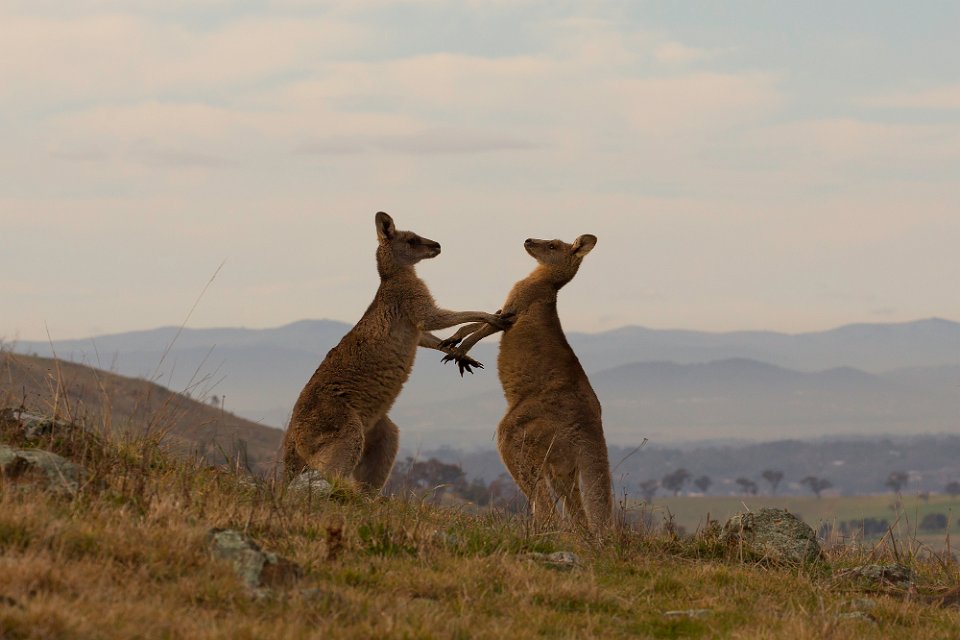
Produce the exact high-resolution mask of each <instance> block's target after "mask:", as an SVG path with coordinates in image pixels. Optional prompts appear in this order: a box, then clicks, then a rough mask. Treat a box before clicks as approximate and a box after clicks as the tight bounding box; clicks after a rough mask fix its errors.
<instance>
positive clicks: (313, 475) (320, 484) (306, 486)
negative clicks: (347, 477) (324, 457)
mask: <svg viewBox="0 0 960 640" xmlns="http://www.w3.org/2000/svg"><path fill="white" fill-rule="evenodd" d="M287 488H288V489H289V490H290V491H295V492H298V493H310V494H313V495H318V496H329V495H330V494H331V493H332V492H333V485H331V484H330V483H329V482H327V479H326V478H324V477H323V474H321V473H320V472H319V471H315V470H313V469H308V470H307V471H304V472H303V473H301V474H300V475H298V476H297V477H296V478H294V479H293V480H291V481H290V486H289V487H287Z"/></svg>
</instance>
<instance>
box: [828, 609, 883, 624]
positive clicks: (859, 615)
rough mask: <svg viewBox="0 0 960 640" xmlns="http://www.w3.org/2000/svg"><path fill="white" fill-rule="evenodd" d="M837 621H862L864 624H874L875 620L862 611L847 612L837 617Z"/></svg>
mask: <svg viewBox="0 0 960 640" xmlns="http://www.w3.org/2000/svg"><path fill="white" fill-rule="evenodd" d="M837 619H838V620H864V621H866V622H873V623H876V622H877V621H876V619H875V618H874V617H873V616H872V615H870V614H869V613H864V612H863V611H848V612H847V613H841V614H838V615H837Z"/></svg>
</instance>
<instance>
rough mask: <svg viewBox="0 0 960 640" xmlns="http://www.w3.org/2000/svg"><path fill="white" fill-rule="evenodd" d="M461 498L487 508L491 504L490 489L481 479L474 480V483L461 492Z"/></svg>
mask: <svg viewBox="0 0 960 640" xmlns="http://www.w3.org/2000/svg"><path fill="white" fill-rule="evenodd" d="M460 497H462V498H464V499H465V500H469V501H470V502H472V503H474V504H476V505H477V506H480V507H485V506H487V505H488V504H490V489H489V487H487V484H486V483H485V482H484V481H483V480H481V479H480V478H474V479H473V481H472V482H471V483H470V484H468V485H467V486H466V487H464V488H463V489H462V490H461V491H460Z"/></svg>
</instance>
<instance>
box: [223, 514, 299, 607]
mask: <svg viewBox="0 0 960 640" xmlns="http://www.w3.org/2000/svg"><path fill="white" fill-rule="evenodd" d="M210 547H211V550H212V551H213V555H214V557H215V558H219V559H222V560H229V561H230V563H231V564H232V565H233V569H234V571H236V572H237V575H238V576H240V579H241V580H243V582H244V584H245V585H247V587H249V588H250V589H251V590H252V591H253V592H254V595H257V596H265V595H269V593H270V591H269V589H270V588H271V587H285V586H289V585H291V584H293V583H294V582H295V581H296V580H297V579H298V578H300V576H301V575H302V573H303V572H302V570H301V569H300V567H299V566H297V565H296V564H294V563H293V562H291V561H289V560H287V559H286V558H283V557H281V556H278V555H277V554H275V553H272V552H269V551H263V550H262V549H261V548H260V545H258V544H257V543H256V542H254V541H253V540H252V539H251V538H249V537H248V536H245V535H243V534H242V533H240V532H239V531H237V530H235V529H211V530H210Z"/></svg>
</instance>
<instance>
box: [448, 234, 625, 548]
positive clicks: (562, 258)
mask: <svg viewBox="0 0 960 640" xmlns="http://www.w3.org/2000/svg"><path fill="white" fill-rule="evenodd" d="M596 241H597V239H596V237H594V236H591V235H583V236H580V237H579V238H577V240H576V241H575V242H574V243H573V244H572V245H569V244H567V243H565V242H562V241H560V240H533V239H529V240H527V241H526V242H525V243H524V248H526V250H527V253H529V254H530V255H531V256H533V257H534V258H535V259H536V260H537V262H538V265H537V268H536V269H534V270H533V272H532V273H531V274H530V275H529V276H527V277H526V278H524V279H523V280H521V281H520V282H518V283H516V284H515V285H514V286H513V289H512V290H511V291H510V295H509V296H507V301H506V303H505V304H504V307H503V312H504V315H507V314H514V315H513V317H512V321H513V326H512V327H510V328H508V329H507V330H506V331H504V334H503V339H502V340H501V342H500V355H499V357H498V358H497V368H498V371H499V374H500V382H501V384H502V385H503V393H504V395H505V396H506V399H507V413H506V415H505V416H504V417H503V419H502V420H501V421H500V424H499V426H498V427H497V448H498V449H499V451H500V456H501V458H503V462H504V464H505V465H506V467H507V470H509V471H510V475H512V476H513V479H514V480H515V481H516V482H517V485H518V486H519V487H520V489H521V490H522V491H523V492H524V493H525V494H526V496H527V498H528V499H529V500H530V503H531V505H532V507H533V512H534V516H535V517H537V518H538V519H543V518H544V517H548V516H549V514H551V513H552V512H553V507H554V504H555V498H554V496H556V498H557V499H559V500H560V501H561V502H562V503H563V506H564V511H565V512H566V513H567V514H568V515H569V516H570V518H571V519H572V520H573V521H574V523H576V524H577V525H579V526H585V527H589V528H590V529H591V530H593V531H594V532H598V531H600V530H602V529H603V528H605V527H607V526H608V524H609V523H610V518H611V515H612V507H613V504H612V495H611V484H610V464H609V462H608V460H607V446H606V442H605V440H604V437H603V425H602V423H601V419H600V402H599V400H597V395H596V394H595V393H594V391H593V388H592V387H591V386H590V381H589V380H588V379H587V375H586V373H585V372H584V370H583V367H582V366H581V365H580V361H579V360H578V359H577V356H576V354H574V352H573V349H571V348H570V344H569V343H568V342H567V339H566V337H565V336H564V334H563V329H562V327H561V326H560V318H559V316H558V315H557V292H558V291H559V290H560V288H561V287H563V285H565V284H566V283H568V282H570V280H572V279H573V277H574V276H575V275H576V273H577V270H578V269H579V268H580V263H581V261H582V260H583V257H584V256H585V255H586V254H587V253H589V252H590V250H591V249H592V248H593V246H594V245H595V244H596ZM498 330H499V329H498V328H497V327H494V326H491V325H487V324H483V325H479V324H474V325H469V326H466V327H463V328H461V329H460V331H458V332H457V333H456V334H454V335H453V336H452V337H451V338H450V339H448V340H446V341H444V344H445V345H453V344H456V343H457V342H459V340H460V339H461V338H464V337H466V336H468V335H469V337H467V338H466V340H464V342H463V344H462V345H461V347H460V350H459V352H458V353H460V354H466V352H467V351H469V349H470V348H471V347H472V346H473V345H474V344H476V343H477V341H479V340H480V339H482V338H484V337H486V336H488V335H492V334H493V333H496V332H497V331H498ZM449 359H451V358H450V357H449V356H448V357H447V358H444V360H449ZM551 490H552V493H553V496H552V495H551Z"/></svg>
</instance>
